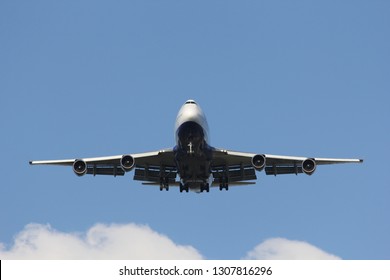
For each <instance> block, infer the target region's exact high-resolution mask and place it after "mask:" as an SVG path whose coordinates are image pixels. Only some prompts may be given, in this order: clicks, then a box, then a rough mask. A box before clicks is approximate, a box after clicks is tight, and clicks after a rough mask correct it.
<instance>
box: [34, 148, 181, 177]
mask: <svg viewBox="0 0 390 280" xmlns="http://www.w3.org/2000/svg"><path fill="white" fill-rule="evenodd" d="M124 156H130V157H131V158H132V160H133V162H132V163H133V164H132V165H131V167H129V168H128V170H127V171H130V170H132V169H133V168H134V169H135V173H134V180H139V181H146V182H160V178H161V177H164V178H167V180H169V181H174V180H175V178H176V173H177V170H176V164H175V158H174V153H173V150H172V149H167V150H160V151H154V152H148V153H138V154H129V155H116V156H107V157H94V158H81V159H65V160H42V161H30V164H31V165H39V164H46V165H62V166H72V167H73V169H74V171H75V173H76V174H77V175H80V176H81V175H85V174H91V175H94V176H95V175H112V176H123V175H124V174H125V169H123V168H122V165H121V160H122V158H123V157H124ZM78 164H80V165H78Z"/></svg>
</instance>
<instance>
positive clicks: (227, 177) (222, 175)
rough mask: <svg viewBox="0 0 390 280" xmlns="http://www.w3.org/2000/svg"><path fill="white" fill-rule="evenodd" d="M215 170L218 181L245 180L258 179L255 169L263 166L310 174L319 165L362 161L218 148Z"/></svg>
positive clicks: (271, 172)
mask: <svg viewBox="0 0 390 280" xmlns="http://www.w3.org/2000/svg"><path fill="white" fill-rule="evenodd" d="M213 156H214V159H213V163H212V172H213V176H214V178H215V182H217V183H224V182H225V181H227V182H229V183H230V182H232V183H234V182H245V181H250V180H255V179H256V172H255V171H256V170H257V171H261V170H263V169H264V171H265V173H266V174H267V175H282V174H299V173H305V174H307V175H311V174H313V173H314V171H315V170H316V167H317V165H326V164H340V163H361V162H363V160H361V159H342V158H311V157H295V156H282V155H270V154H254V153H244V152H236V151H229V150H223V149H215V150H214V151H213Z"/></svg>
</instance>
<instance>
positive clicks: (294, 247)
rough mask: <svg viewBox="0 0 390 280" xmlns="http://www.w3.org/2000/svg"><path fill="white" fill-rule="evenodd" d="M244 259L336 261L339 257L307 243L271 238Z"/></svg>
mask: <svg viewBox="0 0 390 280" xmlns="http://www.w3.org/2000/svg"><path fill="white" fill-rule="evenodd" d="M245 259H250V260H338V259H340V258H339V257H337V256H335V255H332V254H329V253H327V252H325V251H323V250H321V249H319V248H317V247H315V246H313V245H311V244H309V243H307V242H303V241H296V240H288V239H284V238H271V239H267V240H265V241H264V242H262V243H260V244H259V245H257V246H256V247H255V248H254V249H253V250H252V251H250V252H248V254H247V255H246V257H245Z"/></svg>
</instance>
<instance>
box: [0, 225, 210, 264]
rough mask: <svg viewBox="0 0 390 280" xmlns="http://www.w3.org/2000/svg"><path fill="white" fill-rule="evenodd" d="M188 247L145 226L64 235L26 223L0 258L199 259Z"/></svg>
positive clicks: (0, 251)
mask: <svg viewBox="0 0 390 280" xmlns="http://www.w3.org/2000/svg"><path fill="white" fill-rule="evenodd" d="M202 258H203V257H202V255H200V253H199V252H198V251H197V250H196V249H194V248H193V247H191V246H182V245H177V244H175V243H174V242H173V241H172V240H170V239H169V238H168V237H166V236H164V235H162V234H159V233H157V232H155V231H153V230H152V229H150V228H149V227H148V226H143V225H136V224H126V225H116V224H113V225H103V224H97V225H95V226H93V227H92V228H90V229H89V230H88V231H87V232H86V233H85V234H83V235H81V234H77V233H64V232H59V231H56V230H54V229H53V228H51V227H50V226H48V225H41V224H29V225H27V226H26V227H25V228H24V229H23V230H22V231H21V232H20V233H19V234H18V235H17V236H16V237H15V240H14V244H13V245H12V247H11V248H10V249H9V250H7V249H6V248H5V246H4V245H3V244H1V243H0V259H202Z"/></svg>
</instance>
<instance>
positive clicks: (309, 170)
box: [302, 158, 317, 175]
mask: <svg viewBox="0 0 390 280" xmlns="http://www.w3.org/2000/svg"><path fill="white" fill-rule="evenodd" d="M316 167H317V164H316V162H315V160H314V159H313V158H308V159H305V160H304V161H303V162H302V171H303V172H304V173H305V174H307V175H312V174H313V173H314V171H316Z"/></svg>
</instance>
